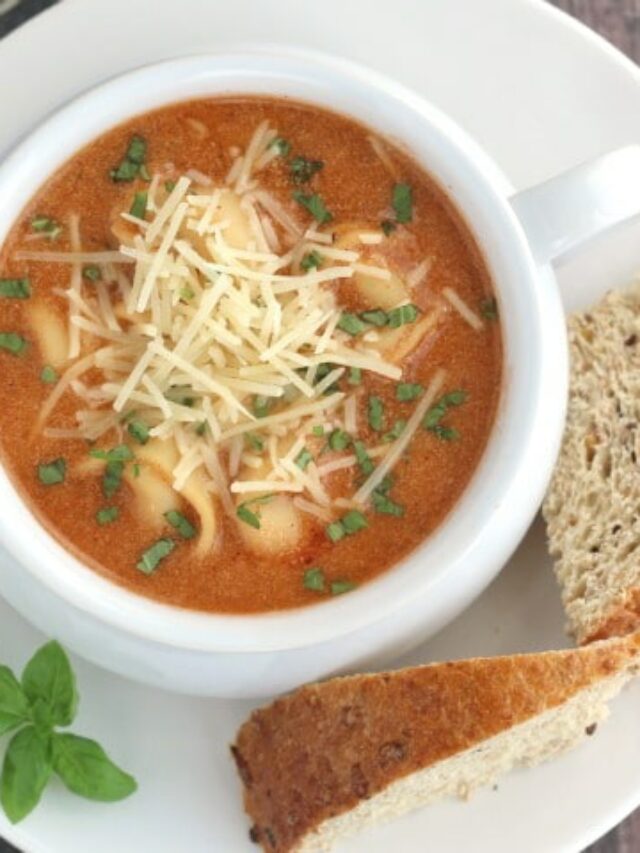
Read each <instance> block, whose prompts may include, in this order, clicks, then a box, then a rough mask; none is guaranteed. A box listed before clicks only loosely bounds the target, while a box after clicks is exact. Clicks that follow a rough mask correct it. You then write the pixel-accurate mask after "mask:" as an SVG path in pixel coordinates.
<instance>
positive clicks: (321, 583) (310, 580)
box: [302, 566, 326, 592]
mask: <svg viewBox="0 0 640 853" xmlns="http://www.w3.org/2000/svg"><path fill="white" fill-rule="evenodd" d="M302 586H303V587H304V588H305V589H310V590H311V591H312V592H324V590H325V587H326V581H325V577H324V571H323V570H322V569H321V568H320V567H319V566H314V567H313V568H311V569H307V570H306V572H305V573H304V575H303V577H302Z"/></svg>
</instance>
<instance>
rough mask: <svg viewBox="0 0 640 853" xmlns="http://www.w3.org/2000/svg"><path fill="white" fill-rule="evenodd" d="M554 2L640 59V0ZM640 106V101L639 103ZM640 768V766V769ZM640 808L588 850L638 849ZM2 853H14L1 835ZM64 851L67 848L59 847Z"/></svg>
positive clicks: (13, 16)
mask: <svg viewBox="0 0 640 853" xmlns="http://www.w3.org/2000/svg"><path fill="white" fill-rule="evenodd" d="M55 2H56V0H22V2H21V3H19V4H18V6H16V7H15V8H13V9H11V10H10V11H8V12H6V14H4V15H2V7H3V5H5V3H7V0H0V38H2V36H4V35H6V34H7V33H8V32H10V31H11V30H12V29H14V28H15V27H17V26H18V25H19V24H21V23H23V22H24V21H26V20H27V19H28V18H30V17H32V16H33V15H35V14H37V13H38V12H41V11H42V10H43V9H47V8H48V7H49V6H53V5H54V3H55ZM551 2H553V5H555V6H558V7H560V8H561V9H564V10H565V11H567V12H569V13H570V14H572V15H575V17H576V18H580V19H581V20H582V21H584V23H585V24H588V25H589V26H590V27H592V28H593V29H594V30H597V32H599V33H600V34H601V35H603V36H605V38H608V39H609V41H611V42H613V44H615V45H616V46H617V47H619V48H620V49H621V50H623V51H624V52H625V53H627V54H628V55H629V56H631V57H632V58H633V59H635V60H636V62H640V0H551ZM7 5H8V3H7ZM638 106H639V108H640V103H639V105H638ZM639 772H640V769H639ZM639 851H640V809H638V811H636V812H634V813H633V814H632V815H631V816H630V817H628V818H627V820H625V821H624V822H623V823H621V824H620V826H618V827H616V829H614V830H612V831H611V832H610V833H609V834H608V835H606V836H605V837H604V838H603V839H602V840H601V841H599V842H598V843H597V844H594V845H593V846H592V847H590V848H589V849H588V851H585V853H639ZM0 853H15V851H14V848H13V847H11V846H10V845H9V844H7V843H6V842H4V841H2V839H1V838H0ZM60 853H64V851H60Z"/></svg>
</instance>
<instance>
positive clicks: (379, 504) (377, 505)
mask: <svg viewBox="0 0 640 853" xmlns="http://www.w3.org/2000/svg"><path fill="white" fill-rule="evenodd" d="M371 503H372V504H373V508H374V509H375V511H376V512H380V513H383V514H384V515H395V516H401V515H404V507H403V506H400V504H397V503H396V502H395V501H392V500H391V498H390V497H389V496H388V495H385V494H383V493H381V492H380V491H379V490H376V491H374V492H373V494H372V495H371Z"/></svg>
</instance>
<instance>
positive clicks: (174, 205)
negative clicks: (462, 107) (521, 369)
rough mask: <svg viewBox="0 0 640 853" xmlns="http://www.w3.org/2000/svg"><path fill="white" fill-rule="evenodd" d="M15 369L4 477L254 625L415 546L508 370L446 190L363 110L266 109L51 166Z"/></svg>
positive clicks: (9, 277)
mask: <svg viewBox="0 0 640 853" xmlns="http://www.w3.org/2000/svg"><path fill="white" fill-rule="evenodd" d="M0 360H1V361H2V371H1V373H0V446H1V452H2V458H3V462H4V465H5V466H6V468H7V470H8V471H9V473H10V475H11V476H12V477H13V479H14V481H15V482H16V484H17V485H18V487H19V489H20V490H21V492H22V494H23V495H24V497H25V499H26V500H27V501H28V503H29V505H30V506H31V507H32V509H33V511H34V512H35V513H36V515H37V516H38V517H39V519H40V520H41V521H42V522H43V524H44V525H45V526H46V527H47V528H48V529H49V530H50V531H51V532H52V533H53V535H54V536H56V537H57V538H58V539H59V540H60V541H61V542H62V543H63V544H64V545H65V546H66V547H67V548H68V549H69V550H70V551H71V552H73V553H74V554H76V555H77V556H78V557H79V558H81V559H82V560H83V561H84V562H85V563H86V564H87V565H88V566H89V567H91V569H93V570H95V571H98V572H100V573H102V574H103V575H105V576H107V577H108V578H110V579H112V580H113V581H115V582H117V583H119V584H123V585H125V586H127V587H129V588H130V589H132V590H134V591H136V592H138V593H140V594H143V595H145V596H150V597H152V598H155V599H158V600H161V601H164V602H167V603H170V604H174V605H179V606H183V607H188V608H193V609H197V610H204V611H211V612H215V611H218V612H236V613H242V612H244V613H246V612H259V611H268V610H275V609H282V608H291V607H295V606H300V605H305V604H310V603H313V602H317V601H320V600H323V599H326V598H329V597H331V596H335V595H339V594H343V593H347V592H349V591H351V590H353V589H355V588H356V587H357V586H359V585H361V584H364V583H366V582H367V581H369V580H370V579H372V578H374V577H375V576H376V575H379V574H380V573H381V572H383V571H386V570H388V569H389V568H390V567H391V566H392V565H393V564H395V563H397V562H398V561H399V560H400V559H401V558H402V557H404V556H405V555H407V554H408V553H410V552H411V551H412V550H413V549H414V548H416V546H417V545H419V544H420V543H421V542H422V540H423V539H424V538H425V537H426V536H428V535H429V534H430V533H432V532H433V531H434V530H435V529H436V528H437V527H438V525H439V524H440V523H441V522H442V520H443V519H444V518H445V516H446V515H447V513H449V512H450V510H451V509H452V507H454V506H455V504H456V502H457V501H458V499H459V498H460V495H461V494H462V492H463V491H464V489H465V487H466V486H467V484H468V483H469V480H470V478H471V477H472V475H473V473H474V470H475V469H476V467H477V465H478V463H479V460H480V458H481V455H482V452H483V450H484V448H485V445H486V443H487V439H488V436H489V434H490V431H491V427H492V424H493V421H494V416H495V411H496V405H497V401H498V399H499V395H500V387H501V376H502V349H501V334H500V325H499V320H498V316H497V306H496V300H495V297H494V294H493V289H492V283H491V280H490V276H489V273H488V271H487V268H486V265H485V263H484V261H483V259H482V256H481V254H480V252H479V251H478V249H477V247H476V245H475V244H474V241H473V239H472V237H471V235H470V233H469V231H468V229H467V228H466V226H465V224H464V222H463V221H462V219H461V217H460V216H459V215H458V213H457V212H456V210H455V209H454V208H453V206H452V204H451V203H450V202H449V200H448V199H447V197H446V195H445V194H444V193H443V191H442V190H441V189H440V188H439V187H438V186H437V185H436V184H435V182H434V181H433V180H432V179H431V178H430V177H429V175H428V174H426V173H425V172H424V171H423V169H422V168H421V167H420V166H419V165H418V164H416V163H415V162H414V161H413V160H412V159H411V157H410V156H408V155H407V154H406V153H405V152H404V151H402V150H400V149H399V148H397V147H396V146H394V145H393V144H391V143H390V142H388V141H386V140H384V139H382V138H379V137H378V136H376V135H375V134H372V133H371V132H370V131H369V130H368V129H367V128H365V127H363V126H361V125H360V124H358V123H357V122H355V121H353V120H351V119H349V118H347V117H344V116H340V115H335V114H332V113H330V112H327V111H324V110H322V109H319V108H317V107H313V106H310V105H306V104H298V103H295V102H291V101H285V100H277V99H266V98H258V97H243V98H216V99H208V100H198V101H191V102H185V103H179V104H175V105H171V106H167V107H164V108H162V109H159V110H156V111H154V112H150V113H148V114H145V115H142V116H138V117H137V118H135V119H133V120H131V121H129V122H127V123H126V124H124V125H121V126H119V127H116V128H115V129H113V130H110V131H109V132H107V133H105V134H104V135H103V136H101V137H100V138H98V139H96V140H95V141H94V142H92V143H91V144H90V145H88V146H87V147H86V148H84V149H83V150H81V151H79V152H78V153H77V154H75V155H74V156H73V157H71V159H70V160H69V161H68V162H67V163H66V164H65V165H64V166H63V167H62V168H60V169H59V171H58V172H57V173H56V174H54V175H53V176H52V177H51V178H50V180H49V181H48V182H47V183H46V184H45V186H43V187H42V189H41V190H40V191H39V192H38V193H37V194H36V196H35V197H34V198H33V199H32V200H31V201H30V202H29V204H28V205H27V207H26V209H25V211H24V212H23V215H22V216H21V217H20V220H19V221H18V222H17V223H16V224H15V226H14V228H13V230H12V231H11V233H10V234H9V236H8V238H7V240H6V242H5V245H4V247H3V249H2V252H1V254H0ZM429 570H430V567H429V565H428V564H425V566H424V571H425V572H428V571H429Z"/></svg>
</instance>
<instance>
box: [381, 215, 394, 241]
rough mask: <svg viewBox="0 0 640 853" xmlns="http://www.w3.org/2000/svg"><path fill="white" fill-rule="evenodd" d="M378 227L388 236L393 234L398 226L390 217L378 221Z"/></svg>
mask: <svg viewBox="0 0 640 853" xmlns="http://www.w3.org/2000/svg"><path fill="white" fill-rule="evenodd" d="M380 227H381V228H382V232H383V234H384V235H385V237H388V236H389V235H390V234H393V232H394V231H395V230H396V228H397V227H398V226H397V225H396V223H395V222H393V221H392V220H391V219H383V220H382V222H381V223H380Z"/></svg>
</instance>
